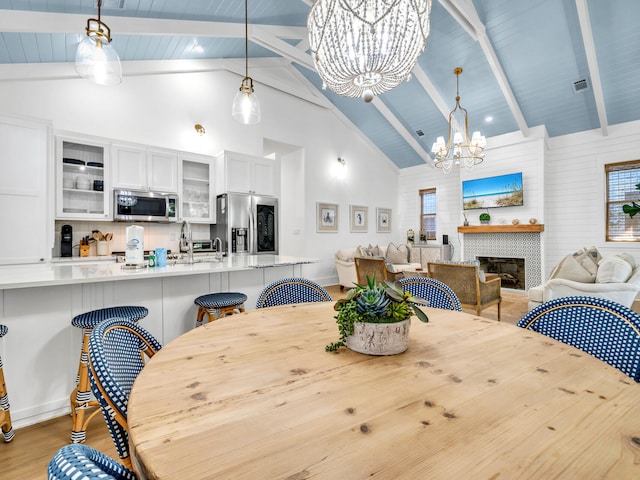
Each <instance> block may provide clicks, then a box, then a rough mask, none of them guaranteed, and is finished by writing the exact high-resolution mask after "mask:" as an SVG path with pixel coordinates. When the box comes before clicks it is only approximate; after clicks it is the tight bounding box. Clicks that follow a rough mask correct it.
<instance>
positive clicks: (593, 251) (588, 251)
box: [576, 247, 602, 265]
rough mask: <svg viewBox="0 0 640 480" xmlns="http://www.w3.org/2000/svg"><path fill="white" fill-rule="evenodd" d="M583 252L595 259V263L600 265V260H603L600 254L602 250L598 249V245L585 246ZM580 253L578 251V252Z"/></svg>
mask: <svg viewBox="0 0 640 480" xmlns="http://www.w3.org/2000/svg"><path fill="white" fill-rule="evenodd" d="M582 252H583V253H586V254H587V256H588V257H589V258H590V259H591V260H593V263H595V264H596V265H598V264H599V263H600V260H602V255H600V252H599V251H598V249H597V248H596V247H591V248H587V247H585V248H583V249H582ZM576 253H578V252H576Z"/></svg>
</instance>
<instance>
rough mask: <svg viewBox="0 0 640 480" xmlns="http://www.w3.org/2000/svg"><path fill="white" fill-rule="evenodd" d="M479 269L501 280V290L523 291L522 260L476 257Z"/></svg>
mask: <svg viewBox="0 0 640 480" xmlns="http://www.w3.org/2000/svg"><path fill="white" fill-rule="evenodd" d="M476 258H477V260H478V261H479V262H480V269H481V270H482V271H484V272H485V273H494V274H496V275H498V276H499V277H500V280H502V287H503V288H513V289H515V290H524V289H525V285H526V278H527V277H526V275H525V261H524V258H513V257H481V256H478V257H476Z"/></svg>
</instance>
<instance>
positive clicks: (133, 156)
mask: <svg viewBox="0 0 640 480" xmlns="http://www.w3.org/2000/svg"><path fill="white" fill-rule="evenodd" d="M113 187H114V188H122V189H126V190H156V191H160V192H166V193H177V192H178V155H177V154H175V153H173V152H170V151H163V150H150V149H146V148H143V147H137V146H129V145H114V146H113Z"/></svg>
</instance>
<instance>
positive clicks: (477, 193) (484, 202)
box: [462, 172, 524, 210]
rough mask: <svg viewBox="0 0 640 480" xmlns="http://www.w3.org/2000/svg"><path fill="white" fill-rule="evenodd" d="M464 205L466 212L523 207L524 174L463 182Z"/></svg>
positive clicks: (511, 174)
mask: <svg viewBox="0 0 640 480" xmlns="http://www.w3.org/2000/svg"><path fill="white" fill-rule="evenodd" d="M462 203H463V205H464V209H465V210H472V209H474V208H494V207H517V206H520V205H523V204H524V201H523V196H522V172H519V173H510V174H509V175H499V176H497V177H488V178H477V179H475V180H465V181H463V182H462Z"/></svg>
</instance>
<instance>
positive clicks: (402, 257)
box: [386, 243, 409, 265]
mask: <svg viewBox="0 0 640 480" xmlns="http://www.w3.org/2000/svg"><path fill="white" fill-rule="evenodd" d="M386 260H387V263H391V264H395V265H406V264H408V263H409V246H408V245H406V244H404V243H402V244H400V245H398V246H397V247H396V246H395V245H394V244H393V243H390V244H389V246H388V247H387V255H386Z"/></svg>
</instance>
